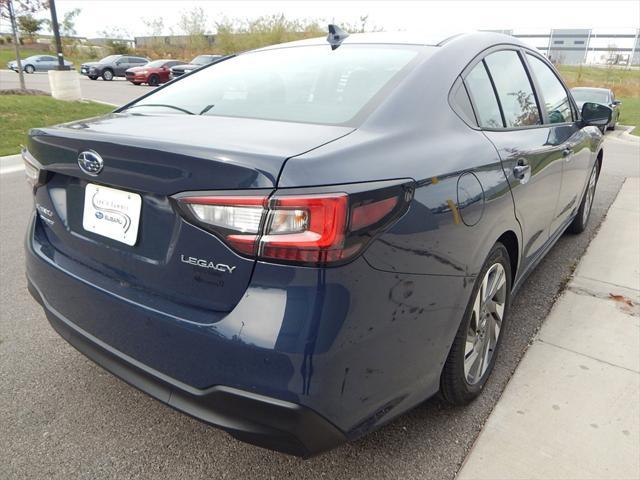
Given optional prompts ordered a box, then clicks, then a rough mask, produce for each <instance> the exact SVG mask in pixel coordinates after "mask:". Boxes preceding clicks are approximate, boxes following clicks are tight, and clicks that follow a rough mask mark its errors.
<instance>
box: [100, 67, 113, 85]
mask: <svg viewBox="0 0 640 480" xmlns="http://www.w3.org/2000/svg"><path fill="white" fill-rule="evenodd" d="M102 80H104V81H105V82H110V81H111V80H113V71H112V70H111V69H109V68H105V70H104V71H103V72H102Z"/></svg>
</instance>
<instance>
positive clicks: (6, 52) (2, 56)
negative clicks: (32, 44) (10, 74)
mask: <svg viewBox="0 0 640 480" xmlns="http://www.w3.org/2000/svg"><path fill="white" fill-rule="evenodd" d="M45 54H47V52H43V51H41V50H30V49H28V48H26V47H20V58H22V59H23V60H24V59H25V58H27V57H30V56H31V55H45ZM15 59H16V51H15V50H14V49H13V45H11V48H9V47H8V46H7V45H4V46H3V48H0V68H7V63H9V62H10V61H12V60H15Z"/></svg>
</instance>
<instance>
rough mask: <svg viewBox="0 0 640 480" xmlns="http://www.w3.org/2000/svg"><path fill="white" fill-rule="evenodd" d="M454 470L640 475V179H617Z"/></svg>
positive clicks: (466, 473) (506, 475)
mask: <svg viewBox="0 0 640 480" xmlns="http://www.w3.org/2000/svg"><path fill="white" fill-rule="evenodd" d="M457 478H458V480H471V479H474V480H475V479H491V480H498V479H509V480H512V479H554V480H555V479H580V480H584V479H615V480H622V479H640V179H638V178H629V179H627V180H626V182H625V184H624V186H623V187H622V189H621V190H620V193H619V194H618V197H617V198H616V200H615V202H614V203H613V205H612V206H611V208H610V210H609V212H608V214H607V217H606V219H605V220H604V222H603V223H602V226H601V229H600V231H599V232H598V234H597V236H596V237H595V238H594V239H593V241H592V242H591V244H590V246H589V248H588V250H587V252H586V253H585V255H584V257H583V258H582V260H581V261H580V264H579V265H578V268H577V269H576V272H575V274H574V276H573V278H572V279H571V281H570V282H569V284H568V286H567V289H566V290H565V291H564V293H563V294H562V296H561V297H560V298H559V299H558V301H557V302H556V304H555V305H554V307H553V309H552V311H551V313H550V314H549V317H548V318H547V320H546V321H545V323H544V325H543V326H542V328H541V330H540V333H539V334H538V336H537V337H536V339H535V340H534V342H533V344H532V345H531V347H530V348H529V349H528V351H527V353H526V354H525V356H524V358H523V359H522V361H521V362H520V365H519V366H518V368H517V370H516V372H515V374H514V375H513V377H512V379H511V380H510V382H509V384H508V385H507V388H506V389H505V391H504V393H503V394H502V397H501V398H500V400H499V401H498V403H497V405H496V406H495V408H494V410H493V412H492V413H491V415H490V417H489V419H488V420H487V423H486V424H485V426H484V428H483V431H482V432H481V434H480V436H479V437H478V439H477V441H476V444H475V445H474V447H473V448H472V450H471V452H470V454H469V456H468V457H467V459H466V461H465V463H464V465H463V466H462V468H461V470H460V472H459V473H458V477H457Z"/></svg>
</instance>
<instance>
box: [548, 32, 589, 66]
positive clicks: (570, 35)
mask: <svg viewBox="0 0 640 480" xmlns="http://www.w3.org/2000/svg"><path fill="white" fill-rule="evenodd" d="M590 39H591V29H589V28H584V29H581V28H573V29H555V28H554V29H552V30H551V34H550V35H549V44H548V45H549V46H548V47H547V57H549V60H551V61H552V62H553V63H559V64H562V65H580V64H581V63H587V52H588V48H589V40H590Z"/></svg>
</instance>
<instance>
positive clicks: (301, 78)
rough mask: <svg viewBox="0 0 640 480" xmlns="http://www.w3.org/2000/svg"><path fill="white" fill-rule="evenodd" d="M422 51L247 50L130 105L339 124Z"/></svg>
mask: <svg viewBox="0 0 640 480" xmlns="http://www.w3.org/2000/svg"><path fill="white" fill-rule="evenodd" d="M427 48H429V47H412V46H395V45H372V46H368V45H343V46H341V47H340V48H338V49H336V50H333V51H332V50H331V48H330V47H329V46H328V45H326V46H325V45H319V46H305V47H292V48H281V49H273V50H264V51H258V52H250V53H247V54H243V55H239V56H237V57H235V58H231V59H229V60H225V61H223V62H221V63H217V64H215V65H213V66H212V67H208V68H205V69H202V70H200V71H198V72H195V73H194V74H192V75H189V76H188V77H186V78H184V79H182V80H180V81H178V82H175V83H174V84H170V85H168V86H167V87H165V88H162V89H160V90H157V91H156V92H154V93H153V94H152V95H150V96H148V97H146V98H144V99H142V100H140V101H139V102H137V103H136V104H135V106H136V107H140V108H135V112H136V113H151V112H158V111H159V110H162V107H161V105H165V106H171V107H173V108H172V109H170V108H168V107H167V108H166V112H172V113H178V112H179V111H180V110H182V111H188V112H191V113H194V114H196V115H198V114H199V115H217V116H232V117H247V118H260V119H270V120H282V121H293V122H309V123H320V124H343V123H347V122H348V121H349V120H351V119H353V118H354V117H355V116H356V115H357V114H358V113H359V112H360V111H361V110H362V109H363V108H364V107H365V105H367V104H368V103H369V102H370V101H371V100H372V99H373V98H374V97H375V96H376V94H380V93H383V92H382V90H383V89H384V87H385V86H387V85H388V84H390V82H391V80H392V79H394V77H396V76H397V75H398V74H399V73H400V72H402V71H403V70H406V69H408V68H409V67H410V66H411V65H412V60H414V59H417V56H418V53H419V52H420V49H422V50H423V51H424V50H425V49H427ZM431 48H433V47H431ZM142 105H149V107H145V108H142V107H141V106H142ZM151 105H154V107H153V108H152V107H151ZM178 109H180V110H178Z"/></svg>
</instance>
